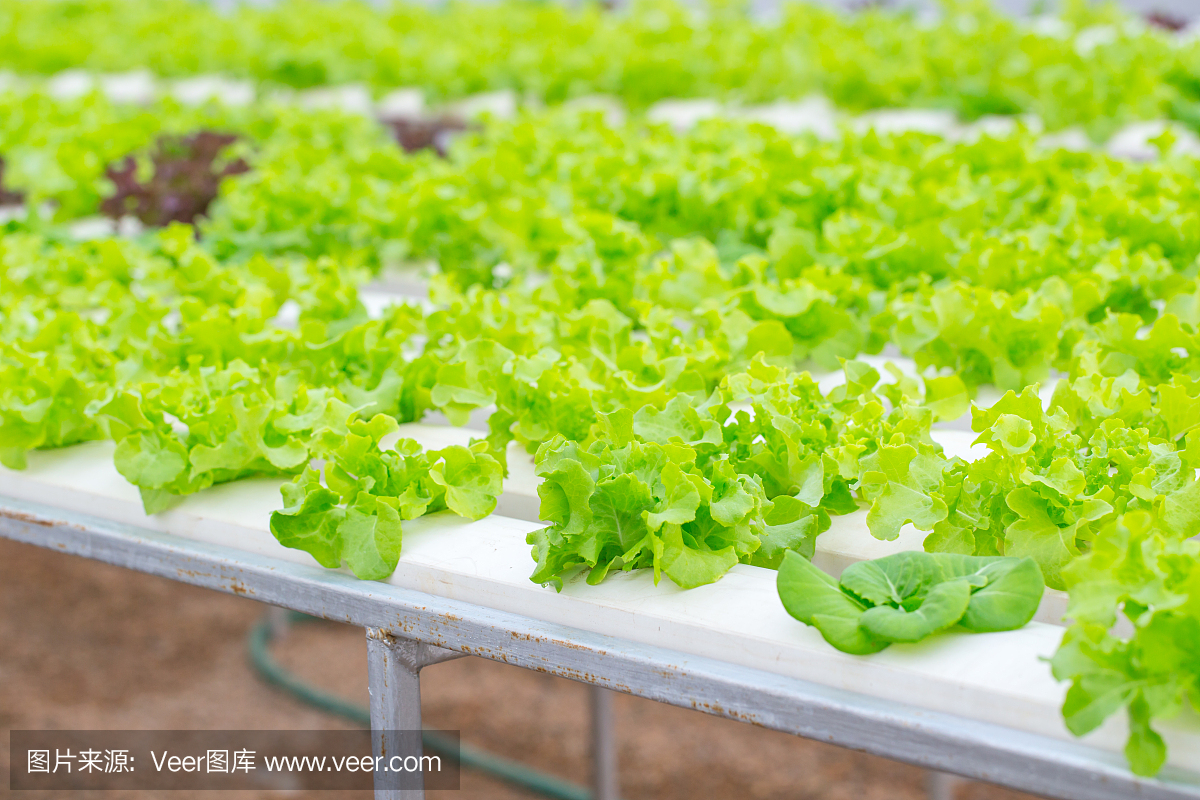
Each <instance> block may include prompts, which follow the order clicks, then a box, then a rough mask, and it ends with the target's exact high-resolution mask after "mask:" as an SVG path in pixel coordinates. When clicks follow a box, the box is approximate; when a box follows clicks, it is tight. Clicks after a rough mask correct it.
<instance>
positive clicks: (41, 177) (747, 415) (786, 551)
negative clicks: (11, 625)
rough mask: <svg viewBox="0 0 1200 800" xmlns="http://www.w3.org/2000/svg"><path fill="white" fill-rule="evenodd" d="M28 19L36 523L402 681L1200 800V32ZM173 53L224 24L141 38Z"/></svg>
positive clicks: (653, 16) (396, 16)
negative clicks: (539, 694)
mask: <svg viewBox="0 0 1200 800" xmlns="http://www.w3.org/2000/svg"><path fill="white" fill-rule="evenodd" d="M330 8H336V9H337V13H336V15H335V17H332V18H331V17H330ZM497 14H498V15H499V16H495V15H497ZM0 15H3V19H4V25H3V26H2V27H3V29H4V30H7V31H10V32H13V31H20V33H21V35H20V36H19V37H17V39H13V36H12V35H9V36H8V38H7V39H4V38H0V53H2V55H0V63H3V64H5V65H7V66H8V67H9V68H10V69H12V70H13V72H12V74H11V75H9V76H8V78H6V80H5V81H4V86H6V87H7V88H5V89H4V90H3V92H2V93H0V158H2V159H3V161H2V162H0V164H2V169H0V202H2V203H3V204H4V205H5V211H4V217H3V218H4V219H5V222H4V223H3V227H0V275H2V278H0V280H2V284H0V285H2V289H3V291H0V309H2V311H3V313H2V318H0V463H3V471H2V472H0V494H2V495H3V496H4V497H5V498H7V499H6V500H5V501H3V502H4V507H5V513H6V514H7V515H8V517H9V519H10V520H11V521H10V522H8V523H6V525H7V527H5V528H4V532H5V534H6V535H11V536H16V537H18V538H21V539H23V540H26V541H32V542H35V543H41V544H46V545H54V546H62V547H66V548H67V549H70V550H72V551H74V552H84V553H90V554H93V555H95V556H96V557H100V558H104V559H107V560H112V561H115V562H117V563H123V564H126V565H130V566H136V567H137V568H141V569H146V570H148V571H152V572H158V573H162V574H173V575H174V576H176V577H180V578H181V579H184V580H191V581H193V582H199V583H202V584H204V585H211V586H214V587H217V588H227V589H228V588H231V587H233V588H236V589H237V590H241V589H244V588H245V587H246V586H253V587H256V589H255V591H257V592H260V593H261V595H260V596H262V598H263V599H266V600H268V601H270V602H276V603H279V604H281V605H287V606H289V607H293V608H297V609H299V610H304V611H308V612H312V613H319V614H322V615H326V616H331V617H335V618H344V619H347V620H348V621H352V622H356V623H358V624H362V625H365V626H368V627H371V628H374V629H379V631H381V633H379V634H377V635H376V636H375V638H374V639H373V641H375V642H384V644H377V645H376V646H375V647H376V649H378V648H383V650H380V652H381V653H382V652H383V651H387V652H392V651H394V650H395V648H398V647H399V648H403V647H409V646H410V645H409V644H403V641H401V643H399V644H398V643H397V641H396V640H395V639H394V638H389V636H392V637H396V636H398V637H400V639H401V640H404V637H408V639H410V640H411V641H413V642H419V643H420V642H423V643H425V644H428V645H436V646H438V647H443V648H449V649H450V650H453V651H455V652H460V653H462V652H465V653H481V654H483V655H488V656H490V657H494V658H505V659H508V658H511V659H513V660H514V661H516V662H517V663H522V664H524V665H526V666H533V667H536V668H542V669H547V670H549V671H553V672H558V673H560V674H568V675H570V676H571V677H575V678H577V679H580V680H586V681H588V682H592V683H596V684H599V685H604V686H608V687H610V688H618V689H622V690H625V691H631V692H634V693H638V694H643V695H645V696H651V697H658V698H659V699H664V700H668V701H670V702H676V703H681V704H692V705H695V706H697V707H702V708H705V709H706V710H709V711H711V712H712V713H722V714H728V715H731V716H741V717H744V718H747V719H750V720H752V721H756V722H759V723H760V724H765V725H769V726H773V727H779V728H781V729H784V730H790V731H793V732H796V733H801V734H803V735H808V736H818V737H825V736H828V738H830V740H832V741H836V742H838V743H841V744H845V745H848V746H855V747H862V748H865V749H868V750H870V751H872V752H878V753H882V754H885V755H889V756H892V757H896V758H903V759H906V760H911V761H914V762H917V763H922V764H926V765H930V766H935V767H938V768H941V769H946V770H949V771H957V772H960V773H962V774H968V775H971V776H974V777H980V778H984V779H988V780H993V781H996V782H1000V783H1005V784H1008V785H1011V786H1016V787H1018V788H1023V789H1027V790H1031V791H1037V792H1040V793H1044V794H1047V795H1052V796H1061V797H1089V798H1090V797H1101V796H1106V797H1128V796H1145V797H1193V796H1198V795H1200V721H1198V720H1197V718H1196V715H1195V708H1194V706H1193V701H1194V699H1195V696H1196V692H1197V690H1198V688H1200V687H1198V686H1197V681H1198V680H1200V650H1197V648H1198V647H1200V644H1198V643H1200V545H1198V544H1197V542H1196V540H1195V539H1194V538H1193V537H1194V536H1195V535H1196V534H1197V533H1198V532H1200V482H1198V480H1197V469H1198V468H1200V438H1198V437H1200V433H1198V431H1200V333H1198V332H1197V330H1198V328H1200V285H1198V284H1197V281H1198V279H1200V278H1198V273H1200V204H1198V201H1200V191H1198V190H1197V188H1196V187H1197V177H1198V176H1200V162H1198V161H1197V153H1198V152H1200V139H1197V137H1196V134H1195V130H1194V126H1195V125H1196V124H1197V120H1200V114H1198V113H1197V112H1196V108H1198V107H1200V106H1198V105H1197V103H1198V102H1200V92H1198V91H1197V88H1196V87H1198V86H1200V44H1198V43H1196V42H1195V41H1194V40H1193V39H1192V38H1191V37H1190V36H1189V35H1187V33H1186V31H1184V32H1182V33H1180V32H1176V31H1166V30H1161V29H1158V28H1153V27H1148V26H1147V25H1146V24H1144V23H1140V22H1138V21H1137V20H1133V19H1131V18H1128V17H1125V16H1123V15H1122V14H1120V13H1119V12H1116V11H1113V10H1103V9H1102V10H1095V9H1085V8H1081V7H1074V6H1073V7H1071V8H1069V9H1067V11H1065V12H1064V13H1063V14H1062V16H1060V17H1053V18H1050V17H1046V18H1039V19H1038V20H1033V21H1029V20H1025V21H1016V20H1011V19H1007V18H1005V17H1003V16H1001V15H998V14H996V13H994V12H992V11H990V10H988V9H987V8H983V7H975V6H970V7H967V6H952V7H949V8H947V9H946V10H945V11H944V13H943V15H942V16H941V17H940V18H939V19H936V20H930V19H926V18H919V17H915V16H912V15H904V14H896V13H890V12H882V11H877V10H872V11H868V12H865V13H859V14H846V13H840V12H832V11H823V10H817V9H814V8H810V7H807V6H796V7H788V8H787V10H786V11H785V13H784V14H783V16H782V19H781V20H778V21H774V22H769V23H768V22H761V21H754V20H752V19H750V18H748V17H746V16H745V15H742V14H740V13H738V12H734V11H732V10H720V11H717V10H714V11H712V12H710V13H709V14H708V15H701V14H699V13H698V12H688V11H684V10H683V9H681V8H677V7H675V6H670V5H661V4H654V5H649V6H639V7H637V8H635V9H633V10H631V11H626V12H620V13H616V12H608V11H603V10H601V9H599V8H586V9H582V10H576V11H568V10H563V9H556V8H552V7H547V6H542V5H538V6H528V5H525V4H503V5H501V6H500V7H499V10H497V9H494V8H487V9H477V8H474V7H465V6H450V7H448V8H445V9H440V10H435V11H430V10H425V9H413V8H409V7H406V6H396V7H392V8H387V9H383V10H378V9H371V8H368V7H366V6H357V5H345V4H338V5H337V6H336V7H335V6H329V5H326V4H306V3H289V4H284V6H283V7H276V8H273V9H266V10H251V9H241V10H239V11H237V12H236V13H234V14H230V15H220V14H215V13H214V12H212V11H210V10H207V9H206V8H205V7H203V6H195V5H192V4H150V3H144V2H115V3H86V4H82V5H81V4H66V3H57V2H28V3H22V4H10V5H9V6H6V7H5V8H4V9H3V10H0ZM183 18H187V19H189V20H190V22H191V24H190V26H182V25H180V24H179V22H178V20H179V19H183ZM164 25H165V26H166V29H167V30H169V31H178V30H183V29H184V28H188V29H189V30H192V31H204V32H205V33H206V34H207V35H205V36H202V37H197V39H196V43H195V46H194V47H191V46H188V47H185V46H182V45H180V44H178V43H176V42H174V41H173V40H172V39H171V35H163V36H146V37H139V38H137V42H138V45H137V47H126V46H122V44H123V43H127V41H128V39H127V36H128V31H131V30H139V29H141V30H157V29H159V28H160V27H162V26H164ZM531 28H534V29H538V30H539V31H543V32H555V31H557V33H556V34H554V35H549V34H548V33H547V34H546V35H542V34H539V35H538V36H537V37H532V38H531V37H529V36H528V34H527V31H528V30H529V29H531ZM318 30H319V31H321V36H319V37H318V36H317V35H316V34H315V33H314V31H318ZM450 30H453V31H454V34H453V36H451V35H449V34H448V33H447V31H450ZM718 30H720V36H719V37H718V36H717V33H716V32H717V31H718ZM801 32H802V34H803V35H801ZM559 34H561V36H560V35H559ZM191 35H192V34H189V36H191ZM556 37H557V38H556ZM10 40H12V41H10ZM18 40H19V41H18ZM313 41H320V42H322V43H323V44H324V47H323V48H317V49H313V48H308V47H306V45H307V44H308V43H311V42H313ZM397 41H403V42H405V43H406V46H407V47H406V48H399V49H397V47H396V44H395V43H396V42H397ZM75 42H87V43H88V44H87V46H86V47H83V46H76V45H75V44H74V43H75ZM618 42H626V44H623V45H622V46H617V43H618ZM984 42H986V43H987V47H986V52H982V53H981V52H980V51H979V49H980V48H981V47H983V43H984ZM350 43H355V46H356V47H359V48H360V49H359V50H354V51H353V52H349V51H348V49H347V48H350V47H351V45H350ZM6 44H11V45H12V46H11V47H7V46H5V45H6ZM351 49H352V48H351ZM435 51H436V52H438V53H442V54H444V58H442V59H441V60H438V59H433V58H432V57H427V56H426V55H423V54H428V53H431V52H435ZM455 54H460V55H455ZM466 54H475V56H476V57H468V56H467V55H466ZM665 54H670V57H671V59H672V63H673V64H675V65H676V66H675V67H673V70H674V71H663V72H658V71H656V70H655V69H654V68H652V66H651V65H656V64H659V63H660V60H661V59H664V58H666V55H665ZM422 59H424V60H422ZM867 63H873V64H876V65H877V66H878V69H871V70H867V69H866V68H865V67H864V66H863V65H864V64H867ZM948 65H954V68H953V69H951V68H949V66H948ZM130 69H140V70H148V71H146V72H141V73H137V74H134V75H130V74H126V75H124V76H115V75H113V74H112V73H113V72H114V71H119V70H130ZM62 70H71V71H69V72H62ZM781 70H782V71H781ZM55 72H57V74H50V73H55ZM204 73H221V75H220V76H219V77H213V76H211V75H209V76H208V77H203V78H197V77H196V76H197V75H200V74H204ZM648 73H649V74H652V77H648ZM781 75H782V76H784V77H783V78H780V79H778V80H775V79H774V78H778V77H779V76H781ZM768 77H771V78H772V79H770V80H769V79H768ZM351 81H355V82H358V83H357V84H355V85H347V84H348V82H351ZM397 87H407V88H401V89H397ZM485 90H486V91H496V90H504V91H508V92H509V94H490V95H486V96H483V97H480V96H478V95H476V96H474V97H465V99H464V96H466V95H471V94H472V93H477V92H481V91H485ZM813 92H820V93H822V96H816V95H812V94H810V93H813ZM598 93H603V95H602V96H601V95H599V94H598ZM806 96H807V99H804V98H805V97H806ZM680 98H690V99H687V100H686V102H685V101H684V100H682V99H680ZM697 98H701V99H697ZM703 98H708V99H703ZM564 101H565V102H564ZM718 101H719V102H718ZM426 102H428V103H429V104H430V105H429V106H426ZM895 106H911V107H912V108H908V109H897V108H894V107H895ZM889 107H892V108H889ZM22 520H23V521H22ZM31 521H32V522H33V523H38V524H32V523H31ZM46 526H49V529H47V527H46ZM72 526H74V527H72ZM189 563H196V564H200V565H201V568H200V569H199V571H198V572H196V571H195V570H191V571H189V570H190V567H188V566H187V565H188V564H189ZM272 565H273V566H272ZM321 568H324V569H326V570H329V572H328V574H323V573H322V572H321ZM271 570H275V571H276V572H275V577H274V578H268V577H266V576H268V575H269V574H271ZM193 573H194V574H193ZM221 576H224V577H221ZM230 576H232V577H230ZM355 580H359V581H362V583H356V582H355ZM374 582H382V583H374ZM372 587H379V588H372ZM463 614H466V615H467V617H465V618H470V619H472V620H475V622H474V623H472V624H471V625H466V624H464V625H459V626H457V627H456V626H455V625H453V624H451V622H450V621H451V620H452V619H454V618H456V616H457V617H461V615H463ZM489 615H491V616H489ZM472 625H474V627H472ZM538 626H543V627H538ZM546 626H549V627H546ZM534 629H536V630H538V631H540V633H537V635H536V636H535V635H534V633H531V631H534ZM488 630H490V631H492V633H491V634H485V631H488ZM496 631H500V632H504V633H507V634H509V635H510V638H513V637H516V638H519V637H520V636H525V635H528V636H533V637H534V638H532V639H529V640H528V641H526V640H522V641H525V643H524V644H520V645H517V644H514V643H513V642H512V641H509V642H506V643H505V644H504V645H503V646H501V645H500V644H499V643H498V642H497V641H495V640H494V636H495V632H496ZM488 636H492V637H493V638H492V639H488V638H487V637H488ZM537 636H541V637H542V639H538V638H537ZM473 637H474V638H473ZM480 637H483V639H487V641H486V642H485V641H483V639H480ZM514 641H515V638H514ZM564 642H565V643H568V644H569V643H570V642H575V643H577V644H580V643H583V644H582V645H581V646H583V647H584V651H585V652H586V653H587V656H586V657H584V656H578V657H569V654H568V653H567V651H568V650H570V647H568V646H567V644H564ZM411 646H412V647H416V645H411ZM373 652H374V651H373ZM396 652H398V651H396ZM414 652H415V651H414ZM421 652H423V653H424V655H418V656H413V657H412V662H413V663H415V664H416V669H419V667H420V666H421V664H422V663H424V661H423V659H424V660H436V658H438V657H441V656H440V655H439V654H438V653H437V652H434V651H429V652H425V651H421ZM380 659H381V660H380V661H379V664H383V663H385V662H386V661H387V659H386V658H384V657H383V656H382V655H381V656H380ZM573 659H574V660H573ZM580 659H582V660H580ZM393 661H394V659H393ZM373 663H374V662H373ZM606 665H608V666H612V667H613V669H614V672H609V671H608V669H607V667H606ZM379 668H380V669H383V668H384V667H382V666H380V667H379ZM664 670H665V672H664ZM660 673H661V675H665V676H666V677H665V678H662V677H661V676H660V677H657V678H656V677H651V676H652V675H659V674H660ZM413 674H414V675H415V670H414V671H413ZM701 675H702V676H703V678H700V677H696V676H701ZM830 693H832V694H830ZM838 693H841V694H838ZM409 701H411V697H410V698H409ZM397 702H400V701H397ZM410 704H411V703H410ZM376 710H377V711H378V713H379V714H381V715H383V716H382V717H380V718H379V719H378V720H377V721H384V720H385V718H386V719H391V717H388V715H389V714H392V712H395V711H396V709H395V708H392V709H391V711H389V710H388V708H384V707H380V708H379V709H376ZM396 713H399V712H396ZM406 719H407V720H408V721H409V722H411V721H412V720H411V718H406ZM393 721H394V720H393ZM417 721H418V723H419V717H418V719H417ZM873 725H878V727H874V728H873V727H872V726H873ZM902 730H910V731H915V732H914V733H913V736H912V739H911V740H906V739H905V737H904V736H902V735H900V734H899V732H900V731H902ZM1074 736H1082V737H1085V738H1084V739H1083V742H1082V743H1076V742H1074V741H1073V738H1072V737H1074ZM1153 776H1158V777H1153Z"/></svg>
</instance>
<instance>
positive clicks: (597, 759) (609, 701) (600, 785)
mask: <svg viewBox="0 0 1200 800" xmlns="http://www.w3.org/2000/svg"><path fill="white" fill-rule="evenodd" d="M588 690H589V694H588V701H589V702H588V705H589V706H590V709H591V714H592V720H591V722H592V800H617V798H618V797H619V796H620V794H621V792H620V786H619V781H618V777H617V737H616V731H615V730H614V729H615V727H616V724H615V721H614V719H613V696H612V692H610V691H609V690H608V689H605V688H604V687H602V686H589V687H588Z"/></svg>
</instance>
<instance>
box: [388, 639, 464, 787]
mask: <svg viewBox="0 0 1200 800" xmlns="http://www.w3.org/2000/svg"><path fill="white" fill-rule="evenodd" d="M461 656H462V653H457V652H454V651H453V650H445V649H443V648H440V647H434V646H433V645H428V644H423V643H421V642H415V641H413V640H411V639H403V638H400V637H396V636H392V635H391V634H390V633H388V632H386V631H384V630H381V629H379V628H367V684H368V687H369V689H370V693H371V750H372V753H373V755H374V756H375V759H376V770H375V800H424V797H425V789H424V781H423V779H422V777H421V775H420V773H416V774H410V775H408V776H407V778H406V780H405V783H404V787H405V788H403V789H399V788H394V787H395V781H394V780H392V781H389V780H387V778H388V777H389V774H390V773H389V772H388V771H387V770H388V764H389V762H391V759H393V758H394V757H399V758H401V759H402V760H403V759H406V758H409V757H416V758H417V759H418V763H419V760H420V758H421V756H422V754H423V752H424V751H423V749H422V746H421V669H422V667H426V666H429V665H430V664H436V663H438V662H439V661H448V660H450V659H452V658H459V657H461ZM391 777H393V778H394V777H395V775H394V774H391Z"/></svg>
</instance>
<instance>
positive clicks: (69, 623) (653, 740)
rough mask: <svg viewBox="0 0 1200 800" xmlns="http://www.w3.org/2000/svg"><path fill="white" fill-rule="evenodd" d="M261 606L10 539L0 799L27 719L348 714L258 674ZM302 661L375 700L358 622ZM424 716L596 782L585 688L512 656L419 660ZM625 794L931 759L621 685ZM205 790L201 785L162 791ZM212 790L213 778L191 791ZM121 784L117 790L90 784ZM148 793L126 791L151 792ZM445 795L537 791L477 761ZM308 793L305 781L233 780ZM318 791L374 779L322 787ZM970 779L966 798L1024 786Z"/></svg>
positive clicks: (494, 799) (265, 724)
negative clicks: (654, 698) (323, 707)
mask: <svg viewBox="0 0 1200 800" xmlns="http://www.w3.org/2000/svg"><path fill="white" fill-rule="evenodd" d="M263 612H264V606H262V605H261V604H259V603H256V602H254V601H252V600H247V599H243V598H237V597H231V596H227V595H221V594H217V593H215V592H210V591H207V590H204V589H197V588H194V587H190V586H185V585H182V584H179V583H174V582H172V581H169V580H165V579H160V578H154V577H150V576H146V575H141V574H138V573H134V572H130V571H127V570H123V569H120V568H116V567H110V566H107V565H103V564H98V563H96V562H92V561H87V560H85V559H81V558H76V557H74V556H68V555H63V554H61V553H54V552H49V551H45V550H41V549H39V548H35V547H31V546H26V545H18V544H14V543H12V542H7V541H4V540H0V731H2V733H0V736H2V740H0V797H3V796H6V795H8V794H10V793H9V792H8V740H9V731H11V730H14V729H18V730H20V729H37V728H72V729H80V730H87V729H110V730H131V729H133V730H136V729H223V730H239V729H268V730H316V729H326V728H344V727H348V724H347V723H345V722H343V721H341V720H339V719H337V718H335V717H331V716H329V715H327V714H324V713H322V712H319V711H316V710H313V709H311V708H309V707H307V706H305V705H303V704H301V703H300V702H298V701H296V700H294V699H292V698H291V697H288V696H285V695H284V694H281V693H280V692H278V691H277V690H275V689H272V688H271V687H268V686H266V685H264V684H263V683H261V682H260V681H259V680H258V679H257V678H256V676H255V674H254V672H253V670H252V669H251V667H250V666H249V664H248V662H247V658H246V635H247V632H248V631H249V630H250V627H251V626H252V625H253V624H254V622H255V621H256V620H258V619H259V617H260V616H261V615H262V614H263ZM275 653H276V656H277V657H278V658H279V660H280V661H281V662H283V663H284V664H285V665H286V666H287V667H288V668H290V669H292V670H293V671H295V672H296V673H298V674H299V675H301V676H303V677H304V678H306V679H307V680H309V681H310V682H312V683H313V684H315V685H318V686H320V687H322V688H325V689H327V690H329V691H332V692H336V693H338V694H340V695H342V696H344V697H346V698H347V699H351V700H354V701H356V702H358V703H361V704H363V705H365V704H366V701H367V692H366V645H365V641H364V638H363V634H362V632H361V631H360V630H359V629H357V628H351V627H349V626H346V625H338V624H334V623H326V622H318V623H310V624H305V625H302V626H297V627H295V628H294V629H293V630H292V632H291V633H290V634H289V635H288V636H287V637H286V638H285V639H284V640H283V641H282V642H280V643H279V644H278V645H277V646H276V648H275ZM422 675H423V679H424V680H423V696H424V714H425V720H426V724H427V725H430V726H433V727H437V728H441V729H451V730H459V731H461V732H462V737H463V740H464V741H466V742H470V743H472V744H475V745H478V746H480V747H484V748H487V749H489V750H492V751H494V752H496V753H499V754H501V755H504V756H508V757H511V758H515V759H520V760H521V761H523V762H525V763H528V764H530V765H532V766H534V767H537V768H539V769H542V770H545V771H547V772H551V773H554V774H556V775H559V776H561V777H564V778H568V779H571V780H575V781H577V782H580V783H586V782H587V781H588V748H587V743H588V742H587V701H588V696H587V690H586V687H584V686H582V685H581V684H576V683H573V682H571V681H568V680H565V679H561V678H554V677H550V676H546V675H540V674H536V673H532V672H527V671H525V670H521V669H519V668H516V667H510V666H506V665H503V664H497V663H492V662H488V661H483V660H480V659H477V658H464V659H459V660H457V661H451V662H448V663H445V664H439V665H436V666H433V667H430V668H428V669H427V670H425V671H424V672H423V673H422ZM615 711H616V720H617V730H618V736H619V752H620V766H621V792H622V797H624V798H626V799H627V800H651V799H653V800H698V799H700V798H754V799H756V800H759V799H761V800H769V799H772V800H773V799H774V798H780V799H782V798H788V800H923V798H924V797H925V796H926V794H925V785H926V784H925V781H926V774H925V772H924V771H922V770H920V769H917V768H915V767H910V766H907V765H904V764H897V763H894V762H891V761H887V760H885V759H881V758H876V757H872V756H868V755H864V754H862V753H857V752H853V751H849V750H843V749H841V748H837V747H833V746H831V745H826V744H821V743H817V742H811V741H806V740H803V739H798V738H795V737H792V736H788V735H786V734H782V733H777V732H773V731H768V730H763V729H760V728H754V727H751V726H749V725H745V724H742V723H738V722H733V721H730V720H725V719H718V718H715V717H710V716H707V715H705V714H701V713H699V712H695V711H691V710H686V709H680V708H674V707H671V706H666V705H662V704H659V703H654V702H651V701H648V700H641V699H638V698H633V697H627V696H624V695H620V696H618V697H617V698H616V704H615ZM163 794H164V796H166V797H168V798H170V800H191V797H190V795H191V794H193V793H188V792H179V791H176V792H170V793H163ZM194 794H195V796H196V797H197V798H200V797H204V798H212V797H213V796H214V795H212V794H211V793H198V792H197V793H194ZM90 796H95V797H96V798H97V799H98V800H123V796H122V795H120V794H119V793H114V792H105V793H87V792H78V793H74V794H69V795H67V794H64V795H63V797H64V798H68V800H72V799H73V798H85V797H90ZM151 796H153V793H151V792H140V793H138V792H130V793H126V795H124V797H128V798H130V800H134V798H136V799H138V800H142V799H144V798H147V797H151ZM433 796H434V797H436V796H441V797H444V798H446V800H476V798H481V799H482V798H487V799H488V800H522V798H530V797H534V795H531V794H528V793H525V792H523V791H520V790H517V789H514V788H511V787H509V786H508V785H506V784H503V783H501V782H498V781H496V780H493V779H490V778H488V777H486V776H483V775H481V774H479V773H475V772H471V771H470V770H464V771H463V775H462V789H461V790H460V791H458V792H438V793H433ZM222 797H226V798H230V800H234V798H238V800H241V798H246V799H247V800H248V799H249V798H258V797H262V798H277V797H287V798H289V800H291V799H293V798H299V799H300V800H307V797H308V796H306V795H305V794H303V793H297V792H289V793H281V792H265V791H264V792H258V793H255V792H246V793H232V792H231V793H222ZM311 797H312V798H313V799H314V800H336V798H339V797H345V798H351V797H353V798H356V800H357V798H364V799H365V798H367V797H369V793H364V792H358V793H350V792H343V793H337V792H321V793H312V794H311ZM1022 798H1028V795H1022V794H1018V793H1016V792H1011V791H1007V790H1003V789H999V788H996V787H991V786H986V785H983V784H966V785H964V786H962V787H961V788H960V790H959V791H958V794H957V800H1021V799H1022Z"/></svg>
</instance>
